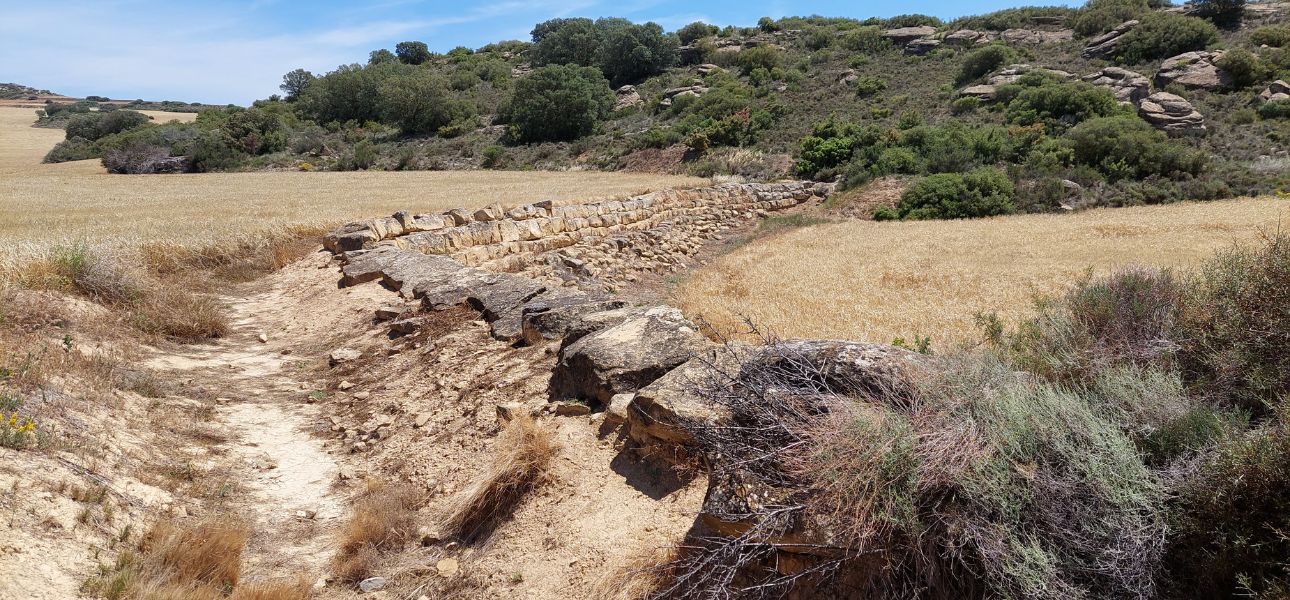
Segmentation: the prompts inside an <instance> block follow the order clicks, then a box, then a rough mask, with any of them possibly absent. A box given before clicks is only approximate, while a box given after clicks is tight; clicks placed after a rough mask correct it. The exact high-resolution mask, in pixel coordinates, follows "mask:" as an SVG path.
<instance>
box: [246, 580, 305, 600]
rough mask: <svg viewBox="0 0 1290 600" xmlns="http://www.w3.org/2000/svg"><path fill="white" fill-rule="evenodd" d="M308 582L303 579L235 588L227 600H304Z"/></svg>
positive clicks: (251, 584) (250, 584) (252, 584)
mask: <svg viewBox="0 0 1290 600" xmlns="http://www.w3.org/2000/svg"><path fill="white" fill-rule="evenodd" d="M309 593H310V586H309V582H308V581H305V579H304V578H303V577H300V578H297V579H296V580H294V581H290V582H280V581H278V582H260V583H248V584H243V585H239V586H237V589H236V590H233V595H232V596H230V597H229V600H305V599H306V598H308V597H309Z"/></svg>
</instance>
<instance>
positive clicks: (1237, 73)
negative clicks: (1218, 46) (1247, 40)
mask: <svg viewBox="0 0 1290 600" xmlns="http://www.w3.org/2000/svg"><path fill="white" fill-rule="evenodd" d="M1214 64H1215V65H1216V66H1217V67H1218V68H1220V69H1222V70H1223V71H1225V72H1226V73H1227V74H1228V75H1229V76H1230V77H1231V78H1232V87H1235V88H1243V87H1249V86H1252V85H1254V84H1257V83H1260V82H1263V81H1265V80H1267V79H1268V78H1269V77H1271V76H1272V71H1271V69H1269V68H1268V67H1267V65H1264V64H1263V61H1261V60H1259V56H1258V55H1257V54H1255V53H1253V52H1250V51H1249V50H1246V49H1245V48H1233V49H1231V50H1228V51H1227V52H1224V53H1223V56H1222V57H1221V58H1219V59H1218V60H1217V61H1215V63H1214Z"/></svg>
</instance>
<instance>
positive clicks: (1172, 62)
mask: <svg viewBox="0 0 1290 600" xmlns="http://www.w3.org/2000/svg"><path fill="white" fill-rule="evenodd" d="M1223 54H1224V53H1223V52H1187V53H1185V54H1179V55H1178V56H1175V57H1173V58H1170V59H1168V60H1166V61H1165V62H1164V64H1162V65H1160V71H1159V72H1157V73H1156V87H1157V88H1164V87H1166V86H1169V85H1173V84H1177V85H1181V86H1183V87H1185V88H1188V89H1202V90H1212V89H1216V88H1220V87H1227V86H1229V85H1231V84H1232V77H1231V75H1229V74H1228V73H1227V72H1226V71H1224V70H1222V69H1220V68H1219V67H1218V64H1217V63H1218V60H1219V59H1221V58H1223Z"/></svg>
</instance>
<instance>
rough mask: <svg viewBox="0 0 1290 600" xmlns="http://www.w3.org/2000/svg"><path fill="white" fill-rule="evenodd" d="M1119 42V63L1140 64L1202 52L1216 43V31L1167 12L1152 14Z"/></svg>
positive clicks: (1182, 16) (1144, 17) (1193, 18)
mask: <svg viewBox="0 0 1290 600" xmlns="http://www.w3.org/2000/svg"><path fill="white" fill-rule="evenodd" d="M1141 21H1142V23H1141V24H1140V25H1138V26H1137V27H1135V28H1134V29H1133V30H1132V31H1130V32H1129V33H1126V34H1125V35H1124V37H1123V38H1122V39H1121V41H1120V45H1119V47H1118V49H1117V53H1118V56H1117V58H1119V60H1120V61H1122V62H1124V63H1127V64H1141V63H1144V62H1147V61H1151V60H1157V59H1161V58H1169V57H1171V56H1177V55H1179V54H1182V53H1184V52H1191V51H1193V50H1204V49H1205V48H1206V47H1208V46H1209V45H1210V44H1212V43H1214V42H1215V41H1217V40H1218V30H1217V29H1216V28H1215V27H1214V25H1213V24H1212V23H1210V22H1209V21H1206V20H1204V19H1198V18H1196V17H1189V16H1186V15H1180V14H1177V13H1171V12H1154V13H1151V14H1148V15H1145V16H1143V17H1142V18H1141Z"/></svg>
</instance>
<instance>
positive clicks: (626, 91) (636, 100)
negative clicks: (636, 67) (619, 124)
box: [614, 85, 645, 110]
mask: <svg viewBox="0 0 1290 600" xmlns="http://www.w3.org/2000/svg"><path fill="white" fill-rule="evenodd" d="M614 95H615V101H614V110H624V109H627V108H631V107H633V106H640V105H641V103H643V102H645V100H644V99H642V98H641V95H640V92H637V91H636V86H634V85H625V86H623V87H620V88H618V90H617V91H615V92H614Z"/></svg>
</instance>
